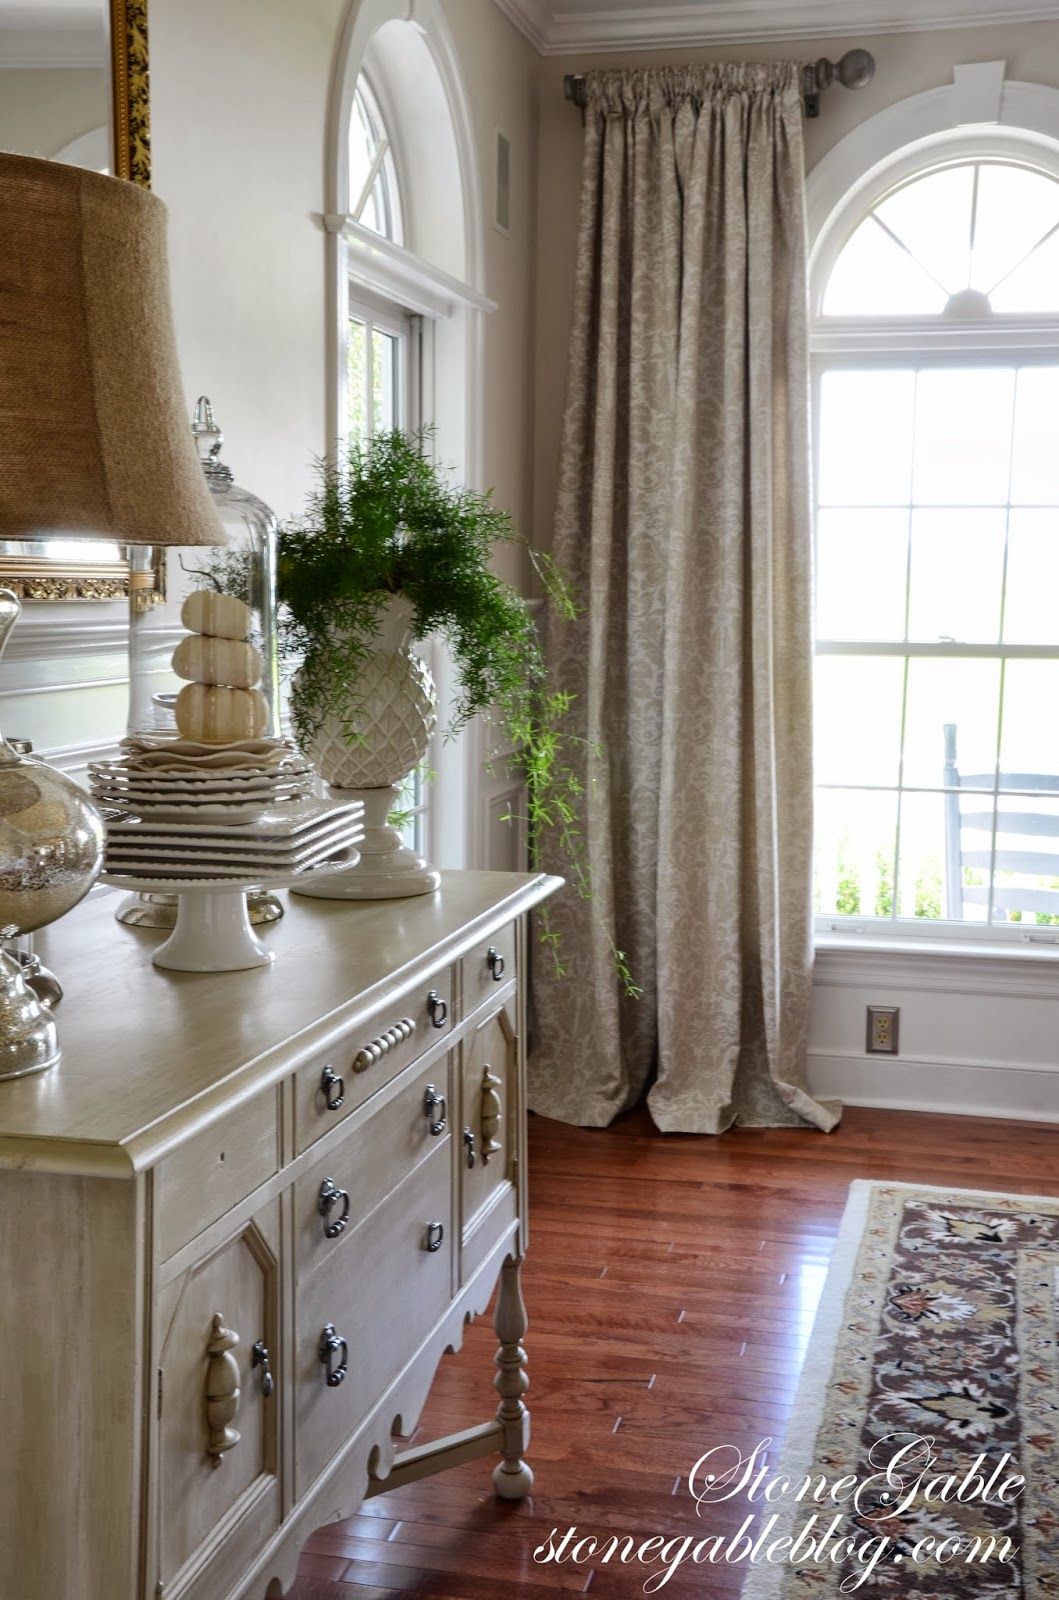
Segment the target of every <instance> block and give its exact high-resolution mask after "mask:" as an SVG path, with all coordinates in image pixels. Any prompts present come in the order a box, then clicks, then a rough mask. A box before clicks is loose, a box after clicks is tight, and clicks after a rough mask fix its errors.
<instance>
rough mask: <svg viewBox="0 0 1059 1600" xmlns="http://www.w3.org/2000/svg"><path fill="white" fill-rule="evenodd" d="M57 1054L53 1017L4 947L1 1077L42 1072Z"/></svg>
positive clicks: (55, 1060) (0, 967) (0, 965)
mask: <svg viewBox="0 0 1059 1600" xmlns="http://www.w3.org/2000/svg"><path fill="white" fill-rule="evenodd" d="M60 1055H61V1051H60V1049H59V1036H58V1033H57V1031H56V1028H55V1021H54V1019H53V1018H52V1016H51V1015H50V1014H49V1012H48V1009H47V1007H46V1006H43V1005H42V1004H41V1002H40V1001H39V1000H38V999H37V996H36V995H35V994H34V993H33V990H32V989H31V988H30V987H29V985H28V984H27V983H26V980H25V978H24V977H23V976H22V968H21V966H20V964H19V963H18V962H17V961H16V960H15V959H14V958H13V957H12V956H10V955H8V954H7V953H6V951H5V952H4V953H2V954H0V1078H22V1077H24V1076H25V1075H26V1073H28V1072H43V1071H44V1070H45V1069H46V1068H48V1067H54V1066H55V1065H56V1064H57V1063H58V1061H59V1057H60Z"/></svg>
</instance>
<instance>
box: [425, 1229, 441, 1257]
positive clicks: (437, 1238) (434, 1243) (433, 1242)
mask: <svg viewBox="0 0 1059 1600" xmlns="http://www.w3.org/2000/svg"><path fill="white" fill-rule="evenodd" d="M444 1237H445V1228H444V1226H443V1224H442V1223H440V1222H428V1223H427V1237H426V1244H425V1245H424V1249H426V1250H428V1251H429V1252H430V1254H431V1255H433V1254H434V1252H435V1251H436V1250H440V1249H441V1242H442V1240H443V1239H444Z"/></svg>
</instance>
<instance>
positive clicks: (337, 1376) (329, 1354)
mask: <svg viewBox="0 0 1059 1600" xmlns="http://www.w3.org/2000/svg"><path fill="white" fill-rule="evenodd" d="M340 1350H341V1352H342V1359H341V1361H338V1362H335V1361H334V1360H333V1359H332V1358H333V1357H334V1356H336V1355H337V1354H338V1352H339V1351H340ZM316 1353H317V1355H318V1356H319V1357H320V1361H321V1364H322V1365H323V1367H324V1372H325V1379H326V1382H327V1387H328V1388H329V1389H337V1388H338V1386H339V1384H340V1383H341V1382H342V1380H343V1378H344V1377H345V1375H346V1363H347V1361H348V1360H349V1346H348V1345H347V1344H346V1341H345V1340H344V1339H343V1338H342V1336H341V1334H338V1333H336V1332H335V1325H334V1323H333V1322H329V1323H328V1324H327V1325H326V1327H325V1328H324V1330H323V1332H322V1333H321V1335H320V1343H319V1344H318V1345H317V1347H316Z"/></svg>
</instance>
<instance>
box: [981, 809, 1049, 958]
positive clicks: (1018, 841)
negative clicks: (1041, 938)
mask: <svg viewBox="0 0 1059 1600" xmlns="http://www.w3.org/2000/svg"><path fill="white" fill-rule="evenodd" d="M981 839H982V836H981V835H972V836H971V842H972V844H978V843H979V841H980V840H981ZM989 844H990V841H989V839H987V838H986V839H984V847H985V848H986V849H988V848H989ZM996 849H997V857H996V873H995V875H994V879H993V920H994V921H997V922H1024V923H1028V924H1029V925H1030V926H1031V927H1053V928H1054V927H1056V926H1059V801H1057V800H1048V799H1037V798H1033V799H1025V798H1022V797H1016V796H1002V797H1001V798H1000V800H999V802H998V805H997V828H996ZM965 875H966V873H965Z"/></svg>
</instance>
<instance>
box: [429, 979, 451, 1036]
mask: <svg viewBox="0 0 1059 1600" xmlns="http://www.w3.org/2000/svg"><path fill="white" fill-rule="evenodd" d="M427 1010H428V1011H429V1012H430V1020H431V1022H432V1023H433V1024H434V1026H435V1028H443V1027H444V1026H445V1023H446V1021H447V1019H448V1015H449V1008H448V1006H447V1005H446V1003H445V1001H444V1000H443V999H442V998H441V996H440V995H439V994H438V991H437V990H436V989H431V991H430V993H429V994H428V995H427Z"/></svg>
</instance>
